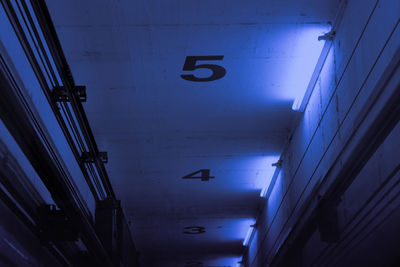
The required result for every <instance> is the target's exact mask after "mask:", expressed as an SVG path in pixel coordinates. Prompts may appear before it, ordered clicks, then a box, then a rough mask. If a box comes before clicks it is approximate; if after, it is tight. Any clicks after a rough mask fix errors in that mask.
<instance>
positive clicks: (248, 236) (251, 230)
mask: <svg viewBox="0 0 400 267" xmlns="http://www.w3.org/2000/svg"><path fill="white" fill-rule="evenodd" d="M250 222H251V224H250V225H249V226H248V230H247V233H246V236H245V238H244V240H243V246H245V247H247V246H248V244H249V242H250V239H251V237H252V235H253V233H254V231H255V229H254V225H255V223H256V221H255V220H251V221H250Z"/></svg>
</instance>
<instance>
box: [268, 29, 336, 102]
mask: <svg viewBox="0 0 400 267" xmlns="http://www.w3.org/2000/svg"><path fill="white" fill-rule="evenodd" d="M330 29H331V26H330V25H328V24H325V25H324V24H310V25H307V26H305V25H299V26H298V27H295V28H287V29H285V28H282V29H280V30H281V32H282V33H283V32H285V34H281V33H279V36H278V37H276V40H275V41H274V43H273V45H275V47H276V46H279V47H280V49H281V50H282V51H288V52H286V53H283V52H282V56H281V59H280V61H276V62H274V68H272V67H268V69H267V70H266V73H267V76H268V77H266V80H265V82H269V84H265V85H264V86H265V87H266V88H270V87H271V86H275V87H276V88H274V90H272V91H273V96H274V97H275V98H276V99H281V100H287V101H294V103H297V102H300V103H301V100H302V98H303V96H304V93H305V90H306V89H307V86H308V83H309V81H310V78H311V76H312V73H313V71H314V69H315V66H316V64H317V62H318V58H319V56H320V54H321V51H322V49H323V46H324V43H325V41H318V37H319V36H321V35H324V34H325V33H328V32H329V31H330ZM271 82H272V83H273V84H271Z"/></svg>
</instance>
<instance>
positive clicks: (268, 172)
mask: <svg viewBox="0 0 400 267" xmlns="http://www.w3.org/2000/svg"><path fill="white" fill-rule="evenodd" d="M278 160H279V156H275V157H272V156H271V157H268V158H267V159H266V160H265V163H266V164H267V165H266V166H267V167H268V168H266V169H265V171H264V173H263V175H264V177H263V178H264V181H263V185H262V187H261V188H262V189H261V193H260V197H265V195H266V193H267V190H268V188H269V186H270V184H271V181H272V178H273V176H274V173H275V169H276V167H274V166H273V164H274V163H276V162H277V161H278Z"/></svg>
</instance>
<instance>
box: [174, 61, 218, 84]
mask: <svg viewBox="0 0 400 267" xmlns="http://www.w3.org/2000/svg"><path fill="white" fill-rule="evenodd" d="M223 59H224V56H187V57H186V60H185V64H184V65H183V70H184V71H194V70H197V69H209V70H211V72H212V74H211V75H210V76H209V77H202V78H199V77H196V76H194V75H193V74H182V75H181V77H182V79H184V80H187V81H191V82H211V81H215V80H219V79H221V78H222V77H224V76H225V74H226V70H225V68H223V67H221V66H219V65H215V64H199V65H196V63H197V61H201V60H203V61H204V60H207V61H214V60H223Z"/></svg>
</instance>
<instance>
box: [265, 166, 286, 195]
mask: <svg viewBox="0 0 400 267" xmlns="http://www.w3.org/2000/svg"><path fill="white" fill-rule="evenodd" d="M271 165H272V167H276V168H275V171H274V174H273V175H272V178H271V180H269V182H268V183H267V184H266V185H265V186H264V187H263V189H262V190H261V193H260V197H262V198H264V197H267V196H268V195H269V194H270V193H271V190H272V188H273V187H274V185H275V182H276V179H277V177H278V174H279V169H280V167H281V165H282V160H281V159H279V160H278V161H277V162H276V163H272V164H271Z"/></svg>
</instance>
